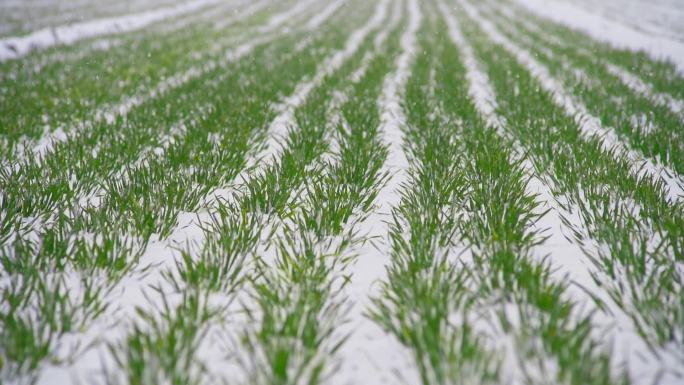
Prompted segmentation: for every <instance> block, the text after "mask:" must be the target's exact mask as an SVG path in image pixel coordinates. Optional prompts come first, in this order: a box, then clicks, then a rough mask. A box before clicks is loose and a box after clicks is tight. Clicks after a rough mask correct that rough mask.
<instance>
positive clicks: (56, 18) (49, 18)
mask: <svg viewBox="0 0 684 385" xmlns="http://www.w3.org/2000/svg"><path fill="white" fill-rule="evenodd" d="M74 5H76V6H74ZM169 5H173V3H172V2H169V1H165V0H155V1H150V2H144V3H138V4H135V3H133V4H131V3H130V2H113V3H105V4H102V3H98V2H96V1H86V2H81V3H80V4H69V5H68V6H64V5H63V4H59V3H31V2H28V3H23V2H22V3H6V4H2V5H1V6H2V11H3V12H2V19H1V20H2V24H3V29H2V32H0V35H25V34H28V33H30V32H33V31H34V30H38V29H44V28H50V27H54V26H57V25H60V24H70V23H73V22H78V21H82V20H93V19H100V18H105V17H116V16H117V15H125V14H131V13H133V14H135V13H143V12H146V11H149V10H152V9H155V8H159V7H168V6H169Z"/></svg>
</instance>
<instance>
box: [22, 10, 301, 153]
mask: <svg viewBox="0 0 684 385" xmlns="http://www.w3.org/2000/svg"><path fill="white" fill-rule="evenodd" d="M283 14H287V15H288V17H287V18H281V17H280V16H281V15H283ZM292 17H293V14H292V12H291V10H287V11H284V12H283V13H281V14H277V15H275V16H273V17H272V18H271V20H273V19H275V18H277V19H278V20H280V21H279V22H278V23H273V22H270V23H269V25H268V28H265V27H262V28H261V29H260V30H261V31H264V32H263V33H262V34H261V35H258V36H256V37H254V38H252V39H250V40H248V41H246V42H243V43H241V44H240V45H238V46H237V47H235V48H232V49H229V50H227V51H226V53H225V54H224V55H223V57H222V58H220V59H219V60H209V61H207V62H206V63H204V64H203V65H202V66H200V67H192V68H190V69H188V70H186V71H184V72H181V73H177V74H174V75H173V76H170V77H167V78H165V79H163V80H162V81H160V82H159V84H157V85H156V86H155V87H154V88H152V89H151V90H149V91H146V92H144V93H142V94H138V95H133V96H127V97H124V98H122V100H121V101H120V102H119V103H117V104H114V105H108V106H104V107H101V108H99V109H97V110H96V111H95V112H93V114H92V119H90V120H86V121H81V122H79V123H78V124H77V125H76V126H75V127H73V129H72V130H70V131H69V134H68V135H67V133H65V132H64V131H63V130H62V129H60V128H58V129H56V130H55V131H53V132H47V133H46V134H45V135H43V137H41V138H40V139H39V140H38V142H37V144H35V145H34V146H33V147H32V152H33V154H34V155H35V156H37V157H45V156H46V155H47V154H49V153H50V152H52V150H53V148H54V146H55V145H56V144H58V143H60V142H64V141H66V140H68V139H69V137H70V136H74V135H75V134H78V132H81V131H86V130H88V129H91V128H92V127H93V126H95V125H96V124H97V123H100V122H104V121H106V122H109V123H112V122H114V121H116V119H117V118H118V117H122V116H123V117H125V116H126V115H128V113H129V112H130V111H131V110H132V109H134V108H135V107H138V106H140V105H142V104H143V103H145V102H148V101H150V100H154V99H156V98H158V97H160V96H162V95H164V94H165V93H167V92H169V91H171V90H173V89H176V88H178V87H181V86H183V85H184V84H186V83H188V82H189V81H191V80H193V79H196V78H198V77H200V76H202V75H204V74H206V73H208V72H210V71H212V70H215V69H217V68H221V67H224V66H226V65H228V64H230V63H232V62H235V61H237V60H239V59H240V58H242V57H244V56H245V55H247V54H249V53H250V52H252V51H253V50H254V49H255V48H256V47H257V46H259V45H261V44H266V43H268V42H270V41H272V40H274V39H276V38H277V37H279V36H280V35H279V33H280V32H281V31H278V30H277V28H278V27H281V26H282V25H283V24H285V23H286V22H287V21H289V20H290V19H291V18H292ZM236 20H237V19H235V20H234V21H236ZM19 153H21V152H19Z"/></svg>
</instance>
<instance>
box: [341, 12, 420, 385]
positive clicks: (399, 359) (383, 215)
mask: <svg viewBox="0 0 684 385" xmlns="http://www.w3.org/2000/svg"><path fill="white" fill-rule="evenodd" d="M407 13H408V17H409V22H408V28H407V29H406V30H405V31H404V33H403V34H402V36H401V41H400V44H401V50H402V52H401V54H400V56H399V57H398V58H397V61H396V70H395V71H394V72H393V73H391V74H389V75H387V77H386V78H385V80H384V84H383V89H382V94H381V96H380V99H379V108H380V117H381V123H380V127H379V132H381V133H382V135H383V137H384V142H385V143H386V144H387V145H388V150H389V153H388V156H387V159H386V160H385V164H384V167H383V169H384V170H383V171H389V172H390V173H391V174H392V175H391V179H390V180H389V182H388V183H387V185H386V186H384V187H383V188H382V190H380V191H379V193H378V196H377V202H378V203H379V207H378V208H377V209H376V210H375V212H373V213H372V214H371V215H369V216H368V218H367V219H366V220H365V221H364V222H363V223H362V224H361V226H360V228H359V233H360V234H368V235H369V236H377V237H380V239H382V240H383V241H382V242H381V244H380V245H378V248H376V247H374V246H372V245H366V246H365V247H363V248H362V249H361V250H360V251H359V256H358V258H357V260H356V261H355V264H354V265H353V267H352V272H353V274H352V275H351V284H350V285H349V286H348V287H347V289H346V292H347V293H348V294H349V297H350V299H351V300H352V302H353V304H354V306H353V307H352V308H351V309H350V313H349V315H348V318H349V321H350V322H349V323H348V324H347V325H346V326H345V329H347V330H348V331H350V332H352V334H351V335H350V337H349V339H348V340H347V341H346V343H345V344H344V345H343V346H342V348H341V350H340V356H341V357H343V358H344V360H343V362H342V363H341V364H342V367H341V368H340V372H339V373H338V374H337V375H336V376H335V378H334V381H333V383H334V384H340V385H343V384H357V383H367V384H381V383H385V382H387V381H388V382H389V383H393V382H396V379H397V378H399V380H400V382H402V381H403V382H402V383H409V384H416V383H419V382H420V381H419V380H418V372H417V369H416V368H415V364H413V361H412V360H411V357H412V356H411V353H410V351H409V349H407V348H406V347H404V346H402V345H401V343H400V342H399V341H398V340H397V339H396V337H395V336H392V335H389V334H387V333H385V332H384V331H383V330H382V329H381V328H380V326H379V325H378V324H377V323H375V322H374V321H372V320H370V319H368V318H367V317H365V316H364V312H365V311H366V309H367V308H368V306H369V305H370V303H371V298H372V297H374V296H377V295H379V292H378V290H377V289H378V287H377V286H376V285H375V284H376V283H377V282H378V281H380V280H382V279H384V278H385V277H386V270H387V265H388V263H390V259H389V257H388V256H389V255H390V253H391V251H390V245H389V244H388V238H387V237H388V232H389V226H388V223H387V222H388V221H389V220H391V212H392V209H393V208H394V207H396V206H397V205H398V204H399V201H400V199H401V196H400V194H399V191H398V190H399V189H400V188H401V184H402V183H404V182H405V181H406V180H407V170H408V167H409V164H408V160H407V159H406V155H405V154H404V151H403V149H402V143H403V133H402V130H403V129H404V127H405V126H406V116H405V114H404V111H403V109H402V108H401V105H400V101H401V100H402V98H403V95H404V90H405V88H406V83H407V81H408V78H409V76H410V70H411V65H412V63H413V61H414V59H415V56H416V54H417V50H418V44H417V33H418V30H419V28H420V24H421V21H422V13H421V10H420V6H419V4H418V1H417V0H409V2H408V10H407Z"/></svg>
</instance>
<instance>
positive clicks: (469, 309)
mask: <svg viewBox="0 0 684 385" xmlns="http://www.w3.org/2000/svg"><path fill="white" fill-rule="evenodd" d="M433 28H436V29H438V30H439V31H440V33H426V34H424V35H428V36H435V38H434V40H433V41H429V38H424V39H423V41H422V43H423V44H424V45H423V49H424V50H425V52H428V54H426V55H425V56H422V57H421V58H420V59H419V61H418V62H417V63H416V66H415V69H414V77H413V78H412V80H411V81H410V83H409V88H408V94H407V100H406V105H407V109H408V111H409V114H408V116H409V119H410V125H409V129H408V132H407V139H408V140H407V143H410V144H409V146H410V147H409V150H410V154H411V159H412V168H411V171H410V180H411V183H410V184H409V185H407V187H406V189H405V190H404V192H403V199H402V203H401V204H400V206H399V208H398V209H397V211H396V216H395V221H394V224H393V228H392V231H391V237H392V241H393V244H394V255H393V261H394V263H393V265H392V267H391V268H390V273H389V279H388V282H386V284H385V291H384V294H383V296H382V297H380V298H378V300H377V308H376V309H375V311H374V316H375V318H376V319H377V320H378V321H379V322H381V323H382V324H383V325H385V327H386V328H387V329H388V330H390V331H392V332H393V333H394V334H395V335H396V336H397V337H398V338H399V339H400V340H402V342H404V343H405V344H406V345H408V346H410V347H411V348H412V349H413V350H414V352H415V359H416V362H417V364H418V367H419V369H420V372H421V377H422V382H423V383H426V384H436V383H453V382H469V381H474V382H479V383H497V382H500V381H501V380H502V378H503V377H502V371H501V369H502V368H501V364H502V363H504V362H506V360H504V359H503V357H501V356H500V354H501V353H503V352H501V351H499V350H500V349H501V347H500V345H501V342H500V341H498V340H499V339H500V338H501V335H500V334H499V333H501V332H503V333H504V334H507V335H509V338H511V339H512V341H513V342H512V343H513V345H514V346H515V349H516V352H517V354H519V355H520V356H519V357H508V361H509V362H510V361H511V360H513V361H515V360H520V366H521V368H522V369H523V373H522V374H523V375H524V376H525V380H527V381H528V382H532V383H537V382H538V381H543V380H545V379H546V380H549V378H548V377H546V378H545V377H544V376H556V378H555V381H559V382H568V383H599V382H601V381H602V382H601V383H612V378H611V375H610V373H609V367H608V356H607V354H605V352H602V351H600V350H598V349H596V348H595V346H594V342H593V341H592V340H591V339H588V338H587V336H588V335H589V331H590V330H589V327H588V325H589V323H588V322H587V319H588V316H587V317H586V318H577V317H576V314H575V313H576V309H573V307H574V304H573V303H572V302H571V301H567V300H565V299H564V291H565V290H566V285H565V284H564V283H557V282H553V280H552V279H551V278H550V275H551V272H550V268H549V265H548V264H547V263H546V262H543V261H542V262H540V261H538V260H537V259H536V258H534V257H533V256H532V255H531V254H532V249H533V248H534V247H535V246H536V245H538V244H540V243H541V242H543V240H544V239H543V237H542V236H541V234H540V232H539V230H537V229H535V228H534V223H536V222H537V221H538V220H539V216H540V214H539V210H538V209H537V205H538V203H537V202H536V197H535V196H530V195H528V194H527V192H526V183H527V179H528V176H527V175H526V173H525V171H524V170H523V169H522V167H521V165H520V161H519V160H517V159H515V156H514V151H513V149H512V148H511V147H510V145H509V144H508V143H506V142H505V141H504V140H502V139H501V138H499V137H498V135H497V133H496V130H494V129H493V128H487V127H486V125H485V123H484V122H483V120H482V118H481V117H480V116H479V115H478V112H477V110H476V109H475V107H474V105H473V103H472V101H471V100H470V99H469V98H468V96H467V95H468V93H467V90H466V87H465V85H466V84H467V81H466V78H465V70H464V68H463V67H462V66H461V64H460V63H459V61H458V60H455V59H456V58H459V54H458V51H456V50H455V47H454V46H453V45H451V44H450V43H449V42H448V37H447V36H448V34H447V33H446V29H445V26H444V24H443V22H441V21H440V22H438V23H437V24H435V25H434V26H433ZM431 68H434V70H435V71H436V72H435V75H434V76H435V77H436V82H435V83H436V84H439V85H440V86H439V87H437V88H436V89H434V90H432V91H431V90H427V89H425V87H424V85H425V84H428V82H429V77H430V71H431ZM431 94H432V95H433V97H432V98H431V97H430V95H431ZM445 147H446V148H445ZM459 250H461V252H462V253H463V254H462V256H468V258H456V260H455V258H454V253H458V252H459ZM487 325H490V326H487ZM489 329H494V330H496V329H500V330H499V333H496V334H492V333H491V330H489ZM547 361H555V363H556V365H555V367H556V368H557V369H556V373H553V372H551V371H550V372H547V373H544V372H543V371H542V370H543V369H549V368H547V367H545V364H547ZM540 377H541V378H540ZM588 379H592V381H594V382H587V381H588Z"/></svg>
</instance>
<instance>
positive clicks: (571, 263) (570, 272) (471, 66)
mask: <svg viewBox="0 0 684 385" xmlns="http://www.w3.org/2000/svg"><path fill="white" fill-rule="evenodd" d="M463 8H464V9H465V10H466V12H467V13H468V14H469V16H470V17H471V18H472V19H474V20H477V21H478V22H479V24H480V25H481V26H483V24H487V22H486V21H485V20H483V19H482V18H479V17H477V16H476V15H475V12H476V11H474V10H473V9H470V8H469V6H467V5H465V4H464V6H463ZM442 13H444V14H446V12H444V11H443V12H442ZM447 24H449V29H450V35H451V37H452V39H453V40H454V42H455V43H456V44H457V46H459V47H461V52H462V54H463V56H464V62H465V63H466V68H467V71H468V72H469V73H470V72H473V73H474V74H473V75H469V76H468V78H469V79H471V78H472V79H475V80H477V81H475V82H473V81H469V91H470V92H469V93H470V95H471V97H472V98H473V100H474V101H475V104H476V106H477V107H478V110H480V112H481V114H482V115H483V116H485V117H486V118H487V120H488V121H491V122H494V127H496V128H497V129H498V130H499V132H500V134H501V133H502V132H503V131H504V129H505V122H503V120H502V118H500V117H498V116H491V115H496V112H495V110H496V107H495V106H496V101H495V100H496V98H495V95H494V91H493V88H492V87H491V85H490V84H489V83H488V80H487V78H486V75H484V74H483V73H482V72H481V71H480V70H479V68H478V63H477V59H475V57H474V55H473V52H472V48H471V47H470V45H469V44H468V43H467V42H466V41H465V39H464V38H463V36H462V34H461V32H460V31H459V30H458V26H457V25H456V21H455V20H451V21H449V20H447ZM490 27H491V25H490ZM483 29H484V30H485V31H487V34H488V35H490V36H491V34H490V33H489V28H485V27H484V26H483ZM493 40H496V39H493ZM507 48H508V47H507ZM513 49H514V48H511V50H513ZM516 49H517V47H516ZM480 87H481V89H479V90H477V89H475V90H473V88H480ZM492 103H494V104H492ZM481 106H482V107H481ZM488 115H489V116H488ZM502 135H504V136H506V135H505V134H502ZM522 167H523V168H524V169H525V171H526V172H527V173H528V174H529V175H530V176H531V179H530V181H529V183H528V186H527V190H528V193H529V194H531V195H537V200H538V201H539V202H541V204H542V207H540V209H541V210H542V211H543V210H545V209H547V208H548V209H550V210H549V211H548V213H547V214H546V215H545V216H543V217H541V218H540V220H539V221H538V222H537V223H536V226H537V227H539V228H542V229H550V230H551V232H550V233H548V231H547V232H546V235H549V236H550V237H549V238H548V239H547V240H546V241H545V243H544V244H542V245H539V246H537V247H536V248H535V250H534V254H535V256H536V257H538V258H539V259H540V260H541V259H542V258H544V256H545V255H550V256H551V259H550V262H551V266H552V271H553V276H554V277H555V279H556V280H558V281H566V280H567V279H568V278H569V279H571V280H572V282H573V283H574V285H570V286H568V290H569V291H570V294H571V298H570V299H571V300H573V301H575V302H577V303H578V304H579V305H580V308H581V310H583V311H591V310H592V309H594V308H595V305H594V303H593V301H592V300H591V298H590V297H589V296H588V294H587V292H591V293H592V294H593V295H595V296H596V297H597V298H599V299H600V300H601V301H602V302H603V303H604V304H605V305H606V306H607V311H597V312H595V313H594V315H593V320H594V322H595V323H596V326H597V327H598V330H597V331H596V332H595V336H596V337H598V338H600V339H601V340H602V341H603V342H604V343H607V345H609V346H611V347H612V349H613V351H614V352H615V354H617V357H618V358H617V359H615V360H614V361H613V367H614V369H619V367H620V366H621V365H623V364H625V367H626V368H628V369H629V371H630V376H631V377H632V378H642V379H644V378H645V379H646V380H645V382H648V381H650V380H651V379H654V378H657V376H658V375H659V371H660V369H661V368H660V366H659V358H658V357H657V355H656V354H654V353H653V352H652V351H651V349H650V348H649V346H648V345H647V344H646V343H645V342H644V340H643V339H642V338H641V337H640V335H639V333H638V330H637V329H636V327H635V325H634V323H633V322H632V320H631V318H630V317H629V316H628V315H627V314H625V312H623V311H622V310H621V309H620V308H619V307H618V306H617V305H616V304H615V302H614V301H613V300H612V299H611V298H610V296H609V295H608V294H607V293H606V291H605V290H604V289H603V288H601V287H599V286H598V285H597V284H596V282H595V281H594V279H593V278H592V272H591V263H590V262H589V261H587V259H586V257H585V255H586V254H590V255H598V249H597V248H598V247H599V246H598V245H597V244H596V243H595V242H593V241H592V242H590V244H585V245H584V246H580V245H578V244H577V243H575V242H572V241H570V240H569V239H568V237H566V236H565V235H564V231H563V230H566V231H567V232H568V233H570V234H572V233H573V232H579V233H580V234H584V233H585V231H583V225H582V220H581V218H580V217H579V212H580V210H579V208H577V207H575V206H574V205H571V204H569V202H565V203H564V206H566V207H568V208H569V211H566V210H564V209H562V208H561V206H560V205H559V204H558V202H557V201H556V199H555V198H554V196H553V194H552V192H551V190H550V189H549V187H548V186H547V185H546V184H545V183H544V182H543V181H542V180H540V179H539V178H538V177H536V176H534V175H535V172H534V170H535V169H534V166H533V165H532V163H531V162H530V161H529V160H525V161H524V162H523V164H522ZM561 216H562V217H561ZM563 219H565V221H566V222H567V224H565V223H564V221H563ZM513 353H515V352H513ZM510 359H511V358H510V357H509V360H510ZM671 364H672V363H669V365H671ZM666 365H668V364H666Z"/></svg>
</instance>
